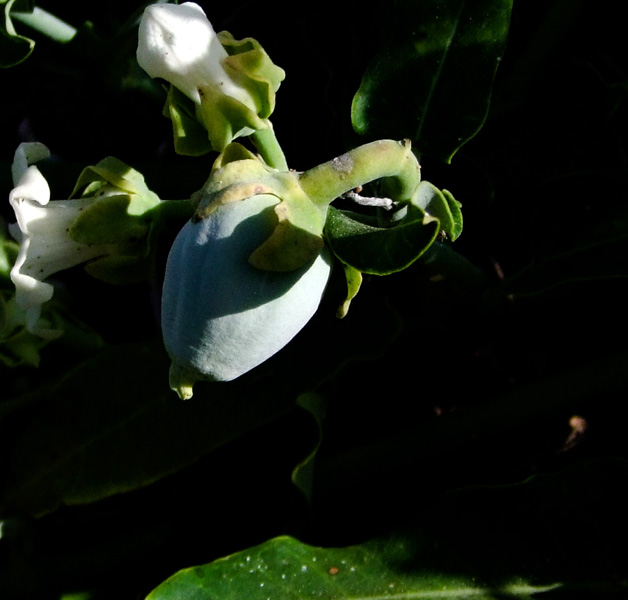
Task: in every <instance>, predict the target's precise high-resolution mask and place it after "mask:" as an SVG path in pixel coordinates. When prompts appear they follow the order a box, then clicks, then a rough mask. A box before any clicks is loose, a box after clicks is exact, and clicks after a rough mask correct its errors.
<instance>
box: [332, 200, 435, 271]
mask: <svg viewBox="0 0 628 600" xmlns="http://www.w3.org/2000/svg"><path fill="white" fill-rule="evenodd" d="M399 210H400V211H402V213H403V216H402V218H400V219H399V220H398V221H396V222H395V224H393V225H392V226H390V227H379V226H377V225H374V224H372V223H369V222H368V219H366V218H364V217H363V216H362V215H359V214H357V213H353V212H350V211H344V210H338V209H336V208H334V207H329V212H328V216H327V222H326V223H325V238H326V240H327V243H328V244H329V247H330V248H331V250H332V252H333V253H334V254H335V255H336V256H337V257H338V259H339V260H340V261H342V262H343V263H345V264H347V265H349V266H351V267H353V268H354V269H357V270H358V271H361V272H362V273H369V274H372V275H389V274H390V273H395V272H397V271H402V270H403V269H405V268H407V267H408V266H410V265H411V264H412V263H413V262H414V261H415V260H417V258H419V257H420V256H421V255H422V254H423V253H424V252H425V251H426V250H427V249H428V248H429V247H430V246H431V245H432V243H433V242H434V240H435V239H436V237H437V235H438V232H439V230H440V223H439V221H438V219H436V218H434V217H431V216H429V215H428V214H426V213H425V212H424V211H423V210H422V209H421V208H419V207H418V206H416V205H414V204H408V205H406V206H404V207H402V208H400V209H399ZM399 216H401V215H397V217H399Z"/></svg>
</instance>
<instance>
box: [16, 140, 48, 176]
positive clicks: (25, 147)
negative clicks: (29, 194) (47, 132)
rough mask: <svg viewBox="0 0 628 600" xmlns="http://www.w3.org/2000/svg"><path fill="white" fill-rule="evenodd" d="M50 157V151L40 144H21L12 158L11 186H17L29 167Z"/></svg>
mask: <svg viewBox="0 0 628 600" xmlns="http://www.w3.org/2000/svg"><path fill="white" fill-rule="evenodd" d="M49 156H50V150H48V148H47V147H46V146H45V145H44V144H42V143H41V142H23V143H21V144H20V145H19V146H18V147H17V150H16V151H15V155H14V156H13V165H12V166H11V175H12V176H13V185H14V186H17V185H18V184H19V182H20V179H21V178H22V175H23V174H24V172H25V171H26V169H28V167H29V165H32V164H33V163H36V162H37V161H40V160H43V159H44V158H48V157H49Z"/></svg>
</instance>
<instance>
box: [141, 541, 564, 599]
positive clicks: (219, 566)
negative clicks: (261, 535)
mask: <svg viewBox="0 0 628 600" xmlns="http://www.w3.org/2000/svg"><path fill="white" fill-rule="evenodd" d="M415 553H416V550H415V548H413V542H412V541H411V540H407V539H404V538H398V539H390V540H385V541H378V542H370V543H367V544H363V545H361V546H352V547H348V548H318V547H314V546H309V545H307V544H303V543H301V542H299V541H297V540H295V539H294V538H291V537H279V538H275V539H273V540H270V541H268V542H266V543H265V544H262V545H260V546H257V547H255V548H251V549H250V550H246V551H244V552H238V553H237V554H233V555H231V556H227V557H225V558H222V559H220V560H217V561H216V562H213V563H210V564H208V565H204V566H200V567H193V568H191V569H186V570H184V571H180V572H179V573H177V574H176V575H175V576H173V577H171V578H170V579H168V580H167V581H165V582H164V583H162V584H161V585H160V586H159V587H158V588H157V589H155V590H154V591H153V592H152V593H151V594H149V595H148V597H147V600H175V599H176V600H188V599H189V600H191V599H192V598H195V599H197V600H211V599H214V598H233V599H235V598H247V599H250V600H268V598H281V599H282V600H302V599H303V598H333V599H334V600H349V599H351V600H357V599H359V600H382V599H384V598H394V599H396V600H417V599H420V598H430V599H434V600H438V599H445V598H453V599H458V600H465V599H467V598H471V597H472V598H478V600H493V599H495V598H498V597H499V598H514V597H517V598H530V597H532V596H533V595H535V594H537V593H542V592H546V591H549V590H552V589H555V588H556V587H559V586H556V585H546V586H533V585H530V584H527V583H525V582H522V581H513V582H511V583H510V584H506V585H503V586H501V588H500V589H491V588H490V587H488V586H486V585H484V584H482V583H478V582H477V581H474V579H472V578H471V577H464V576H460V575H456V574H450V573H446V572H441V573H439V572H433V571H429V570H427V569H421V568H420V567H419V566H420V561H419V560H417V559H418V557H416V556H414V555H415Z"/></svg>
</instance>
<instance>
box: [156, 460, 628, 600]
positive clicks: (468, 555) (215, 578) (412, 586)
mask: <svg viewBox="0 0 628 600" xmlns="http://www.w3.org/2000/svg"><path fill="white" fill-rule="evenodd" d="M627 475H628V462H627V461H626V460H624V459H615V458H601V459H595V460H589V461H582V462H580V463H576V464H574V465H571V466H569V467H567V468H565V469H563V470H559V471H557V472H551V473H545V474H540V475H537V476H534V477H531V478H530V479H528V480H526V481H524V482H522V483H515V484H512V485H500V486H487V485H478V486H465V487H464V488H462V489H459V490H454V491H451V492H447V493H442V494H439V495H436V496H435V497H434V499H433V503H432V504H431V505H429V507H428V511H430V512H429V513H427V516H426V513H421V514H420V515H419V516H418V517H417V519H416V520H415V521H413V522H405V523H404V525H403V528H404V529H403V532H393V533H391V534H387V535H383V536H381V537H379V538H376V539H373V540H370V541H368V542H366V543H362V544H359V545H353V546H348V547H344V548H338V547H333V548H321V547H316V546H311V545H307V544H304V543H302V542H300V541H298V540H296V539H294V538H292V537H286V536H283V537H278V538H275V539H271V540H269V541H267V542H266V543H264V544H261V545H259V546H256V547H253V548H250V549H248V550H244V551H242V552H238V553H235V554H232V555H230V556H226V557H224V558H221V559H219V560H216V561H214V562H212V563H209V564H206V565H202V566H196V567H192V568H188V569H184V570H182V571H179V572H178V573H176V574H174V575H173V576H172V577H170V578H169V579H168V580H166V581H165V582H163V583H162V584H161V585H160V586H158V587H157V588H156V589H155V590H153V591H152V592H151V593H150V594H149V596H148V598H147V600H174V599H176V600H189V599H192V598H194V599H195V600H213V599H214V598H247V599H250V600H267V599H268V598H281V599H282V600H302V599H303V598H333V599H334V600H349V599H352V600H358V599H359V600H384V599H389V600H421V599H445V598H448V599H452V598H453V599H459V600H467V599H469V598H478V599H481V600H506V599H514V598H520V599H521V598H539V597H540V598H574V597H577V598H580V597H582V598H588V597H591V598H606V597H610V598H620V597H623V595H622V593H623V594H625V591H626V581H625V578H623V577H622V576H621V573H623V572H624V565H625V561H626V549H625V543H624V540H625V536H626V533H627V532H626V520H625V519H624V518H623V513H624V510H625V508H624V507H625V502H626V489H625V486H624V481H625V478H626V476H627ZM391 493H394V490H392V489H391ZM622 591H623V592H622Z"/></svg>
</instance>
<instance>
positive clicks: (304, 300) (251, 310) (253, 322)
mask: <svg viewBox="0 0 628 600" xmlns="http://www.w3.org/2000/svg"><path fill="white" fill-rule="evenodd" d="M278 202H279V199H278V198H277V197H276V196H273V195H270V194H260V195H256V196H253V197H251V198H248V199H246V200H242V201H236V202H231V203H228V204H223V205H221V206H219V207H218V208H217V209H216V210H214V211H213V212H211V213H210V214H209V215H208V216H206V217H205V218H203V219H201V220H200V221H198V222H195V221H194V220H191V221H189V222H188V223H187V224H186V225H185V226H184V227H183V229H182V230H181V232H180V233H179V235H178V237H177V239H176V240H175V242H174V244H173V246H172V249H171V250H170V255H169V257H168V264H167V268H166V275H165V280H164V287H163V299H162V328H163V336H164V343H165V346H166V349H167V351H168V353H169V355H170V357H171V358H172V361H173V364H172V368H171V380H170V382H171V387H172V388H173V389H174V390H175V391H177V392H178V394H179V395H180V396H181V397H182V398H189V397H190V396H191V395H192V386H193V384H194V383H195V382H196V381H199V380H203V379H205V380H211V381H230V380H232V379H235V378H237V377H239V376H240V375H242V374H244V373H246V372H247V371H249V370H251V369H253V368H254V367H256V366H257V365H259V364H260V363H262V362H264V361H265V360H267V359H268V358H270V357H271V356H273V355H274V354H275V353H276V352H278V351H279V350H280V349H281V348H283V347H284V346H285V345H286V344H287V343H288V342H289V341H290V340H291V339H292V338H293V337H294V336H295V335H296V334H297V333H298V332H299V331H300V330H301V329H302V328H303V327H304V326H305V324H306V323H307V322H308V321H309V319H310V318H311V317H312V315H313V314H314V312H315V311H316V309H317V308H318V305H319V302H320V300H321V297H322V295H323V291H324V289H325V286H326V283H327V279H328V277H329V273H330V268H331V259H330V255H329V254H328V252H327V250H326V249H325V248H323V249H322V250H321V251H320V252H319V253H318V254H317V256H316V257H314V258H313V259H312V260H310V261H309V263H308V264H306V265H304V266H303V267H301V268H299V269H296V270H293V271H288V272H277V271H266V270H261V269H257V268H255V267H254V266H252V265H251V264H250V262H249V257H250V255H251V253H252V252H253V251H254V250H255V249H256V248H257V247H259V246H260V244H262V243H263V242H264V241H265V240H266V239H267V238H268V237H269V236H270V235H271V234H272V232H273V230H274V229H275V228H276V225H277V215H276V213H275V210H274V208H275V205H276V204H277V203H278Z"/></svg>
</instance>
